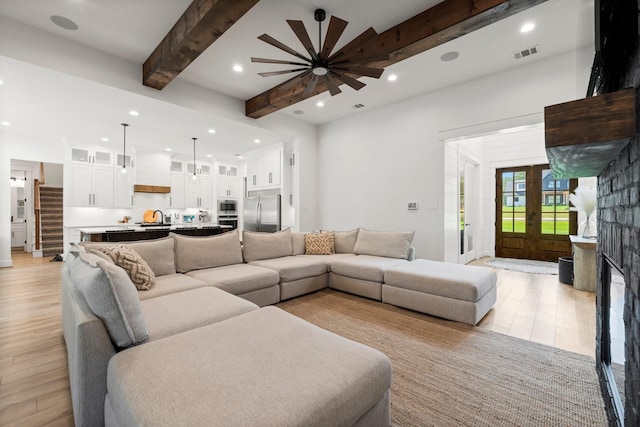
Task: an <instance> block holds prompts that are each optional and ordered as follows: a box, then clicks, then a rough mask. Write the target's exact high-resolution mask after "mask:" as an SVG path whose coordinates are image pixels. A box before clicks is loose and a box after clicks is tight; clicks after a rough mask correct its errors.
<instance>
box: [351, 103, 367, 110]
mask: <svg viewBox="0 0 640 427" xmlns="http://www.w3.org/2000/svg"><path fill="white" fill-rule="evenodd" d="M363 107H364V104H354V106H353V108H355V109H356V110H357V109H358V108H363Z"/></svg>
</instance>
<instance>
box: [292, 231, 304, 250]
mask: <svg viewBox="0 0 640 427" xmlns="http://www.w3.org/2000/svg"><path fill="white" fill-rule="evenodd" d="M291 249H292V254H291V255H304V233H294V232H291Z"/></svg>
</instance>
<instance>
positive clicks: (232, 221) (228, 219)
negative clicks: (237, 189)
mask: <svg viewBox="0 0 640 427" xmlns="http://www.w3.org/2000/svg"><path fill="white" fill-rule="evenodd" d="M218 225H229V226H231V229H232V230H235V229H236V228H238V201H237V200H233V199H228V200H218Z"/></svg>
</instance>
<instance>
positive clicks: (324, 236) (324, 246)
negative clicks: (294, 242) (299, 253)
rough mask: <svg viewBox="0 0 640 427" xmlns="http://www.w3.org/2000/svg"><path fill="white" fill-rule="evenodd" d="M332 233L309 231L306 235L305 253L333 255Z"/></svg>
mask: <svg viewBox="0 0 640 427" xmlns="http://www.w3.org/2000/svg"><path fill="white" fill-rule="evenodd" d="M330 234H332V233H307V234H305V235H304V253H305V254H307V255H331V247H332V245H331V236H330Z"/></svg>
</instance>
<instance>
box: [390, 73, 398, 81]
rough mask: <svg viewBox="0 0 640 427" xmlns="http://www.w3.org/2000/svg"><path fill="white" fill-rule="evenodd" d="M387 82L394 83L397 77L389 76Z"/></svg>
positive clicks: (394, 75)
mask: <svg viewBox="0 0 640 427" xmlns="http://www.w3.org/2000/svg"><path fill="white" fill-rule="evenodd" d="M387 80H389V81H390V82H395V81H396V80H398V76H397V75H396V74H389V77H387Z"/></svg>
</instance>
